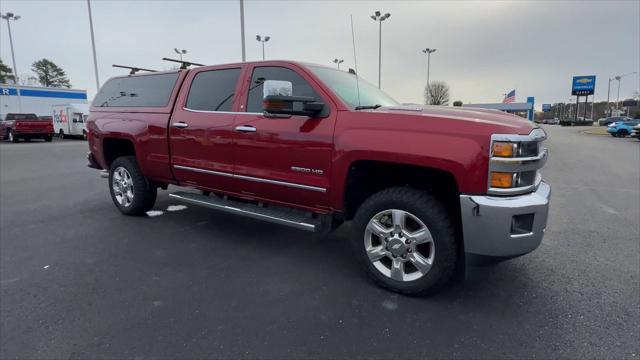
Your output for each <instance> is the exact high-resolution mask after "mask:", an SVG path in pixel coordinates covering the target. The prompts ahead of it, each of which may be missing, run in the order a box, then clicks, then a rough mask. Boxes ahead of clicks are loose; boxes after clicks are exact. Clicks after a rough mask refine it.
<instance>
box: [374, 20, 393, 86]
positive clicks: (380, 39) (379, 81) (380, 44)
mask: <svg viewBox="0 0 640 360" xmlns="http://www.w3.org/2000/svg"><path fill="white" fill-rule="evenodd" d="M390 17H391V14H389V13H386V14H384V15H382V13H381V12H380V11H376V12H375V13H374V14H373V15H371V18H372V19H373V21H377V22H378V24H379V29H378V88H379V89H380V88H381V84H382V22H383V21H385V20H387V19H388V18H390Z"/></svg>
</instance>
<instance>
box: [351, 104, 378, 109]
mask: <svg viewBox="0 0 640 360" xmlns="http://www.w3.org/2000/svg"><path fill="white" fill-rule="evenodd" d="M381 106H382V105H380V104H375V105H362V106H356V108H355V109H356V110H367V109H377V108H379V107H381Z"/></svg>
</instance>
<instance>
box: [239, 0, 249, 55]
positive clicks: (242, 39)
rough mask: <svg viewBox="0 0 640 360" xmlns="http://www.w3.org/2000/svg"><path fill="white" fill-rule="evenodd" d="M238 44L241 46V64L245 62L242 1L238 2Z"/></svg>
mask: <svg viewBox="0 0 640 360" xmlns="http://www.w3.org/2000/svg"><path fill="white" fill-rule="evenodd" d="M240 43H241V44H242V62H245V61H247V57H246V55H245V48H244V1H243V0H240Z"/></svg>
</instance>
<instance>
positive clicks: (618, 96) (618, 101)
mask: <svg viewBox="0 0 640 360" xmlns="http://www.w3.org/2000/svg"><path fill="white" fill-rule="evenodd" d="M637 73H638V72H637V71H634V72H630V73H626V74H622V75H618V76H616V77H615V78H614V79H616V80H618V95H617V97H616V116H617V115H618V114H619V113H618V105H620V80H621V79H622V78H623V77H625V76H627V75H633V74H637Z"/></svg>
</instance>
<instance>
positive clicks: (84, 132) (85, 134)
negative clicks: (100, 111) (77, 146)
mask: <svg viewBox="0 0 640 360" xmlns="http://www.w3.org/2000/svg"><path fill="white" fill-rule="evenodd" d="M82 140H87V132H86V131H84V130H82Z"/></svg>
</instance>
